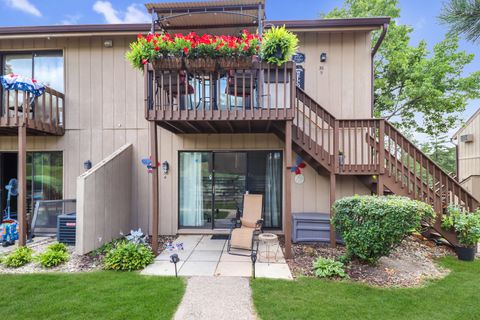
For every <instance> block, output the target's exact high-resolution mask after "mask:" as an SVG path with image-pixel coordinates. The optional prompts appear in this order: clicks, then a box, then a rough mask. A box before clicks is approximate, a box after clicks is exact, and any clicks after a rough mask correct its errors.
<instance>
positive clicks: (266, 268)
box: [255, 263, 293, 280]
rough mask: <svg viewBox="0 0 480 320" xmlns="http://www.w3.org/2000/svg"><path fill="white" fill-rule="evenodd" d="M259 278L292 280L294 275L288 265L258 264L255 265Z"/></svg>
mask: <svg viewBox="0 0 480 320" xmlns="http://www.w3.org/2000/svg"><path fill="white" fill-rule="evenodd" d="M255 276H256V277H257V278H270V279H285V280H292V279H293V277H292V273H291V272H290V268H289V267H288V265H287V264H286V263H270V264H268V263H257V264H255Z"/></svg>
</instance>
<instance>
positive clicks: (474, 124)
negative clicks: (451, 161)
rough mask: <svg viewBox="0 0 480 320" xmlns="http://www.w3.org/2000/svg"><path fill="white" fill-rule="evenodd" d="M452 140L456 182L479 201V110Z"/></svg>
mask: <svg viewBox="0 0 480 320" xmlns="http://www.w3.org/2000/svg"><path fill="white" fill-rule="evenodd" d="M452 139H453V140H455V141H456V143H457V177H458V180H459V181H460V184H461V185H462V186H463V187H464V188H465V189H466V190H468V191H469V192H470V193H471V194H472V195H473V196H474V197H475V198H476V199H480V109H478V110H477V112H475V113H474V114H473V115H472V116H471V117H470V119H468V120H467V122H466V123H465V124H464V125H463V126H462V127H461V128H460V129H459V130H458V131H457V132H456V133H455V134H454V135H453V137H452Z"/></svg>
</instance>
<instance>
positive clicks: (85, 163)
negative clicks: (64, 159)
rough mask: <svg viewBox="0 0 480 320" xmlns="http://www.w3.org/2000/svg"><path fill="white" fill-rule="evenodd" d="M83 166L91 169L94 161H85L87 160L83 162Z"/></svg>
mask: <svg viewBox="0 0 480 320" xmlns="http://www.w3.org/2000/svg"><path fill="white" fill-rule="evenodd" d="M83 168H84V169H85V170H90V169H92V161H90V160H87V161H85V162H84V163H83Z"/></svg>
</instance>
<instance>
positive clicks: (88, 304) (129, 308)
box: [0, 271, 185, 320]
mask: <svg viewBox="0 0 480 320" xmlns="http://www.w3.org/2000/svg"><path fill="white" fill-rule="evenodd" d="M0 286H1V288H2V298H1V300H0V310H1V316H0V318H1V319H2V320H4V319H5V320H6V319H23V320H28V319H32V320H33V319H62V320H64V319H69V320H71V319H171V318H172V316H173V314H174V313H175V311H176V309H177V307H178V305H179V304H180V300H181V298H182V296H183V293H184V290H185V284H184V281H183V280H182V279H180V278H173V277H169V278H161V277H145V276H140V275H139V274H138V273H126V272H125V273H122V272H113V271H112V272H106V271H104V272H93V273H79V274H31V275H1V276H0Z"/></svg>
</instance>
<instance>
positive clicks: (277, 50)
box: [260, 26, 298, 66]
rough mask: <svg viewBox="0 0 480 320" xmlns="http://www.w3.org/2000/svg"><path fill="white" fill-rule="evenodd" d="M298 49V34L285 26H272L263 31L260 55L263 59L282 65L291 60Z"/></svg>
mask: <svg viewBox="0 0 480 320" xmlns="http://www.w3.org/2000/svg"><path fill="white" fill-rule="evenodd" d="M297 49H298V38H297V36H296V35H295V34H294V33H292V32H290V31H288V30H287V29H286V28H285V26H282V27H272V28H271V29H269V30H267V31H265V32H264V33H263V39H262V45H261V47H260V56H261V57H262V59H263V60H265V61H267V62H269V63H273V64H276V65H278V66H281V65H282V64H283V63H285V62H287V61H289V60H290V59H291V58H292V56H293V55H294V54H295V52H296V51H297Z"/></svg>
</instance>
